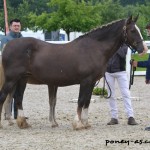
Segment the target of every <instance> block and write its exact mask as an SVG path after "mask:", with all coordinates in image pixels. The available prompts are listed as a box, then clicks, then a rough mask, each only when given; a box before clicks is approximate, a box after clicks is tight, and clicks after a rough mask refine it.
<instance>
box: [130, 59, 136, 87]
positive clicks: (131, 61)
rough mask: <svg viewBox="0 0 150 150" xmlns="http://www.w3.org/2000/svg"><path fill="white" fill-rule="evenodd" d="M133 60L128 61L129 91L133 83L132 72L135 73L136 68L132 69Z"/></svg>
mask: <svg viewBox="0 0 150 150" xmlns="http://www.w3.org/2000/svg"><path fill="white" fill-rule="evenodd" d="M133 61H134V59H131V60H130V65H131V67H130V68H131V69H130V81H129V89H131V85H133V82H134V72H135V71H136V67H132V64H133Z"/></svg>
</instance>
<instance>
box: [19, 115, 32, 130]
mask: <svg viewBox="0 0 150 150" xmlns="http://www.w3.org/2000/svg"><path fill="white" fill-rule="evenodd" d="M17 125H18V127H19V128H20V129H26V128H29V127H31V125H30V124H28V123H27V121H26V119H25V117H17Z"/></svg>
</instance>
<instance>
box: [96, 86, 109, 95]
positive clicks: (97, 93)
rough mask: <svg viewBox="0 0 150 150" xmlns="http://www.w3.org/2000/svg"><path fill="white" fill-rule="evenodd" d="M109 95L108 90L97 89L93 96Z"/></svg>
mask: <svg viewBox="0 0 150 150" xmlns="http://www.w3.org/2000/svg"><path fill="white" fill-rule="evenodd" d="M103 94H104V95H108V93H107V90H106V89H103V88H99V87H96V88H94V89H93V95H103Z"/></svg>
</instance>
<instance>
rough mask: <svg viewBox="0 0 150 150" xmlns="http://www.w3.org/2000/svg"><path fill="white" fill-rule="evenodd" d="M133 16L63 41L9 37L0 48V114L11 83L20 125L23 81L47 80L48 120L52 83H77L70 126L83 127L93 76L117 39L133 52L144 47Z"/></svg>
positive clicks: (54, 91)
mask: <svg viewBox="0 0 150 150" xmlns="http://www.w3.org/2000/svg"><path fill="white" fill-rule="evenodd" d="M136 20H137V18H135V19H132V17H130V18H128V19H122V20H119V21H115V22H112V23H110V24H108V25H106V26H102V27H100V28H97V29H95V30H92V31H90V32H89V33H87V34H85V35H83V36H81V37H79V38H77V39H76V40H74V41H72V42H70V43H67V44H60V45H57V44H50V43H46V42H44V41H41V40H38V39H35V38H29V37H28V38H20V39H15V40H12V41H10V42H9V43H8V44H7V45H6V47H5V49H4V51H3V54H2V65H3V69H4V77H5V82H4V84H3V86H2V89H1V91H0V114H1V112H2V106H3V103H4V101H5V99H6V97H7V95H8V94H12V93H13V91H14V89H15V88H17V91H18V92H19V94H18V97H17V105H18V118H17V122H18V125H19V127H20V128H24V127H26V123H24V122H25V119H24V114H23V108H22V99H23V94H24V90H25V87H26V84H27V83H28V82H29V83H33V84H35V83H37V84H46V85H48V91H49V104H50V121H51V122H52V126H57V125H58V124H57V122H56V121H55V105H56V94H57V88H58V87H60V86H69V85H74V84H80V91H79V98H78V106H77V116H76V117H75V119H74V122H73V128H74V129H81V128H87V127H89V124H88V108H89V104H90V99H91V94H92V90H93V88H94V85H95V82H96V81H97V80H99V79H100V78H101V77H102V76H103V75H104V73H105V69H106V64H107V62H108V60H109V58H110V57H111V56H112V55H113V54H114V53H115V52H116V51H117V49H118V48H119V47H120V46H121V45H122V44H123V43H126V44H127V45H130V46H132V47H133V48H134V49H135V50H137V51H138V52H139V53H142V52H143V50H144V45H143V39H142V38H141V36H140V33H139V31H138V30H137V27H136V26H135V22H136ZM0 120H1V118H0Z"/></svg>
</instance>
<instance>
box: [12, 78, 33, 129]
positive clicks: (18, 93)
mask: <svg viewBox="0 0 150 150" xmlns="http://www.w3.org/2000/svg"><path fill="white" fill-rule="evenodd" d="M26 83H27V79H26V78H23V79H21V80H19V81H18V83H17V86H16V90H15V94H14V101H16V104H17V108H18V116H17V124H18V127H19V128H20V129H24V128H28V127H31V126H30V125H29V124H28V123H27V121H26V118H25V116H24V112H23V106H22V101H23V95H24V91H25V88H26Z"/></svg>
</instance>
